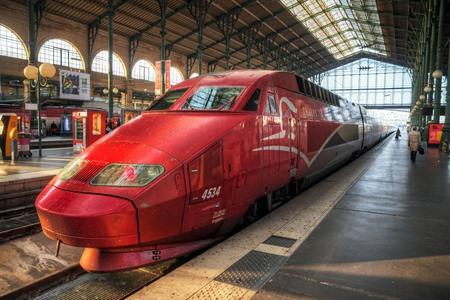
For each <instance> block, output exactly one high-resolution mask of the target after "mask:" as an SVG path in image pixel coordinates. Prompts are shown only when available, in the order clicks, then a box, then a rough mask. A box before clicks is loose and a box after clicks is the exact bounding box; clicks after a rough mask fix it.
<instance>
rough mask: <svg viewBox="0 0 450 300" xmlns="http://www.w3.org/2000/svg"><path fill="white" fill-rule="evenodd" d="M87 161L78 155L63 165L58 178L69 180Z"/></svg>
mask: <svg viewBox="0 0 450 300" xmlns="http://www.w3.org/2000/svg"><path fill="white" fill-rule="evenodd" d="M87 163H88V161H87V160H85V159H82V158H79V157H76V158H74V159H73V160H72V161H70V162H69V163H68V164H67V165H66V166H65V167H64V169H62V171H61V173H59V179H61V180H69V179H70V178H72V177H73V176H75V175H76V174H77V173H78V172H79V171H80V170H81V169H82V168H83V167H84V166H85V165H86V164H87Z"/></svg>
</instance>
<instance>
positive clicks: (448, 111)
mask: <svg viewBox="0 0 450 300" xmlns="http://www.w3.org/2000/svg"><path fill="white" fill-rule="evenodd" d="M448 42H449V43H450V39H449V40H448ZM449 78H450V44H449V47H448V63H447V82H448V80H449ZM445 101H446V103H447V105H446V106H445V121H444V128H443V129H442V137H441V143H442V142H447V144H448V143H449V142H450V84H448V83H447V97H446V98H445Z"/></svg>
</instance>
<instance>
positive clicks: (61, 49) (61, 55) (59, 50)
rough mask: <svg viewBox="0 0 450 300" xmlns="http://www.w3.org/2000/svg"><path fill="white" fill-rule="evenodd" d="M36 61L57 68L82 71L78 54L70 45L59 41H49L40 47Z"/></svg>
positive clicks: (81, 60)
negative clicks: (62, 67)
mask: <svg viewBox="0 0 450 300" xmlns="http://www.w3.org/2000/svg"><path fill="white" fill-rule="evenodd" d="M38 60H39V61H40V62H45V63H50V64H54V65H58V66H64V67H69V68H74V69H79V70H84V62H83V59H82V58H81V54H80V52H78V50H77V49H76V48H75V47H74V46H72V45H71V44H70V43H68V42H66V41H65V40H61V39H51V40H48V41H46V42H45V43H44V45H42V47H41V49H40V50H39V55H38Z"/></svg>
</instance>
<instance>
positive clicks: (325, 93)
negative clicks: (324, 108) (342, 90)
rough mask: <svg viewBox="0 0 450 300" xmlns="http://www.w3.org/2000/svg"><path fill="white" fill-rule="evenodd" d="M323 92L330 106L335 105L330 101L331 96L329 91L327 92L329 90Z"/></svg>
mask: <svg viewBox="0 0 450 300" xmlns="http://www.w3.org/2000/svg"><path fill="white" fill-rule="evenodd" d="M322 92H323V95H324V97H325V101H326V102H327V103H328V104H333V103H332V102H331V101H330V94H329V93H328V91H327V90H322Z"/></svg>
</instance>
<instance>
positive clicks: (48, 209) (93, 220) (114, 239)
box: [36, 186, 138, 248]
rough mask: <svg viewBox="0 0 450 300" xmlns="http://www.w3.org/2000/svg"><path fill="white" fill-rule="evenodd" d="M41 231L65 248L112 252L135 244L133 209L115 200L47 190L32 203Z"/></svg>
mask: <svg viewBox="0 0 450 300" xmlns="http://www.w3.org/2000/svg"><path fill="white" fill-rule="evenodd" d="M36 209H37V212H38V215H39V219H40V221H41V225H42V229H43V231H44V233H45V235H46V236H48V237H49V238H51V239H54V240H56V239H59V240H61V242H63V243H64V244H67V245H72V246H77V247H92V248H115V247H123V246H129V245H136V244H137V243H138V225H137V220H136V209H135V208H134V206H133V204H132V203H131V202H130V201H128V200H125V199H121V198H118V197H112V196H106V195H98V194H85V193H80V192H72V191H66V190H62V189H60V188H57V187H54V186H51V187H49V188H48V189H46V190H44V191H43V192H42V193H41V195H39V197H38V198H37V200H36Z"/></svg>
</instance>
